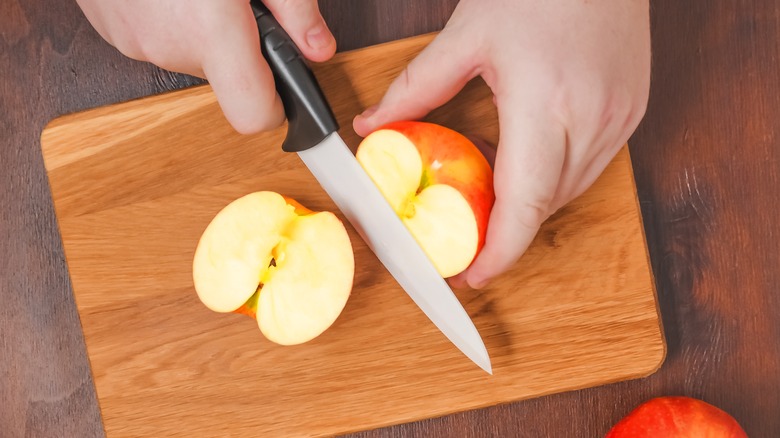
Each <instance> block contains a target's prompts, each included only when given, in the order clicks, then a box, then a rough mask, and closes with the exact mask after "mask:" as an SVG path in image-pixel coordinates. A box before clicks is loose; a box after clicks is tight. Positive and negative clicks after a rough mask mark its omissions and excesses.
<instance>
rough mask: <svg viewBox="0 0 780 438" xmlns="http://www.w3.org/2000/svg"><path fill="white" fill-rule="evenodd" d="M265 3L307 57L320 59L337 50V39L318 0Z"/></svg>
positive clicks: (283, 0) (281, 0)
mask: <svg viewBox="0 0 780 438" xmlns="http://www.w3.org/2000/svg"><path fill="white" fill-rule="evenodd" d="M265 4H266V5H267V6H268V8H269V9H270V10H271V12H272V13H273V14H274V17H275V18H276V19H277V20H278V21H279V24H281V25H282V27H283V28H284V30H286V31H287V33H288V34H289V35H290V38H292V39H293V41H295V44H296V45H297V46H298V48H299V49H300V50H301V52H302V53H303V55H304V56H305V57H306V58H308V59H310V60H312V61H315V62H322V61H327V60H328V59H330V57H332V56H333V54H334V53H336V40H335V39H334V38H333V34H331V33H330V30H329V29H328V26H327V24H325V20H324V19H323V18H322V15H321V14H320V9H319V6H318V3H317V0H266V2H265Z"/></svg>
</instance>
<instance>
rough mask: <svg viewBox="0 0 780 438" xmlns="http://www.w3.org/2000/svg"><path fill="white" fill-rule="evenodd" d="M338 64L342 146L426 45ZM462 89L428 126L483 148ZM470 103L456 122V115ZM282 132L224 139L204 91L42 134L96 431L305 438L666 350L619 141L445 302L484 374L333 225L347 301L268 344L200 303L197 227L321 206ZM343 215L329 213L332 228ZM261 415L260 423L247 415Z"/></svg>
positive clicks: (644, 363)
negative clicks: (488, 277) (473, 330)
mask: <svg viewBox="0 0 780 438" xmlns="http://www.w3.org/2000/svg"><path fill="white" fill-rule="evenodd" d="M432 37H433V36H432V35H426V36H422V37H417V38H412V39H407V40H402V41H398V42H394V43H390V44H385V45H381V46H376V47H371V48H368V49H363V50H357V51H353V52H348V53H343V54H340V55H338V56H337V57H336V59H334V60H333V61H332V62H328V63H326V64H323V65H319V66H317V68H316V73H317V75H318V77H319V79H320V81H321V83H322V84H323V88H324V90H325V92H326V94H327V96H328V98H329V101H330V102H331V104H332V106H333V107H334V111H335V112H336V114H337V116H338V117H339V120H340V123H341V125H342V129H341V135H342V137H343V138H344V139H345V141H346V142H347V144H349V145H350V146H352V147H353V148H354V147H356V146H357V144H358V142H359V138H357V137H356V136H355V134H354V132H352V130H351V125H350V121H351V118H352V117H353V116H354V114H357V113H359V112H360V111H361V110H362V109H363V108H365V107H366V106H368V105H371V104H373V103H375V102H376V101H378V99H379V98H380V97H381V95H382V93H383V92H384V90H385V89H386V87H387V86H388V85H389V83H390V81H391V80H392V79H393V78H394V77H396V76H397V75H398V73H399V72H400V70H401V69H402V68H403V66H405V65H406V64H407V63H408V62H409V61H410V60H411V59H412V58H413V57H414V56H415V55H416V54H417V53H418V52H419V51H420V50H421V49H422V48H423V47H424V46H425V45H426V44H427V43H428V42H429V41H430V40H431V38H432ZM491 99H492V95H491V94H490V91H489V89H488V88H487V87H486V86H485V85H484V84H483V83H481V82H480V81H474V82H473V83H472V84H470V85H469V86H468V87H467V89H466V90H464V92H462V93H461V94H460V95H459V96H458V97H457V98H456V99H455V100H454V101H452V102H451V103H450V104H448V105H446V106H445V107H442V108H440V109H439V110H437V111H436V112H434V113H433V114H432V115H431V117H430V120H432V121H435V122H437V123H442V124H445V125H447V126H452V127H457V129H459V130H461V131H462V132H464V133H468V134H472V135H477V136H480V137H483V138H485V139H487V140H488V141H489V142H493V143H495V142H496V141H497V138H498V137H497V135H498V126H497V120H496V114H495V108H494V106H493V105H492V103H491ZM463 108H468V111H463ZM284 134H285V128H284V127H283V128H280V129H278V130H276V131H272V132H268V133H264V134H260V135H255V136H241V135H238V134H236V133H235V132H234V131H233V130H232V129H231V128H230V127H229V126H228V124H227V123H226V122H225V120H224V118H223V116H222V115H221V112H220V110H219V107H218V105H217V103H216V100H215V98H214V96H213V94H212V93H211V91H210V88H209V87H207V86H201V87H196V88H192V89H188V90H185V91H180V92H175V93H168V94H165V95H161V96H156V97H152V98H147V99H142V100H137V101H133V102H129V103H124V104H119V105H114V106H111V107H107V108H99V109H96V110H91V111H87V112H83V113H78V114H72V115H69V116H65V117H62V118H58V119H57V120H55V121H53V122H52V123H51V124H49V126H47V128H46V129H45V130H44V132H43V135H42V150H43V157H44V162H45V166H46V169H47V171H48V175H49V180H50V184H51V189H52V196H53V199H54V204H55V208H56V211H57V216H58V219H59V226H60V231H61V234H62V238H63V242H64V248H65V255H66V257H67V260H68V266H69V270H70V275H71V278H72V281H73V289H74V294H75V299H76V304H77V306H78V310H79V314H80V317H81V324H82V327H83V330H84V334H85V338H86V344H87V350H88V352H89V358H90V363H91V366H92V370H93V374H94V378H95V382H96V387H97V394H98V399H99V402H100V406H101V411H102V414H103V419H104V422H105V427H106V431H107V433H108V435H109V436H150V435H163V436H188V435H197V436H225V435H226V434H253V435H257V434H260V435H272V436H300V435H307V436H320V435H331V434H339V433H346V432H351V431H356V430H365V429H371V428H376V427H381V426H386V425H391V424H398V423H403V422H408V421H412V420H418V419H422V418H430V417H437V416H441V415H444V414H449V413H452V412H456V411H462V410H467V409H473V408H478V407H483V406H488V405H495V404H498V403H505V402H509V401H514V400H519V399H525V398H530V397H536V396H540V395H544V394H549V393H554V392H560V391H566V390H572V389H577V388H583V387H588V386H594V385H601V384H604V383H608V382H614V381H618V380H624V379H630V378H637V377H642V376H646V375H648V374H650V373H652V372H653V371H655V370H656V369H657V368H658V367H659V366H660V364H661V362H662V360H663V357H664V354H665V345H664V342H663V336H662V333H661V329H660V326H659V316H658V313H657V308H656V301H655V294H654V289H653V284H652V278H651V272H650V267H649V264H648V259H647V251H646V247H645V242H644V234H643V230H642V224H641V218H640V214H639V207H638V204H637V200H636V193H635V190H634V181H633V176H632V170H631V163H630V159H629V156H628V151H627V149H624V150H623V151H622V152H621V153H620V154H619V155H618V156H617V157H616V159H615V160H614V161H613V163H612V164H611V165H610V166H609V167H608V169H607V170H606V171H605V172H604V174H603V175H602V176H601V178H600V179H599V180H598V181H597V183H596V184H594V186H593V187H592V188H591V189H590V190H589V191H587V192H586V193H585V194H584V195H582V196H581V197H580V198H578V199H576V200H575V201H573V202H572V203H570V204H569V205H567V206H566V207H565V208H563V209H562V210H561V211H559V212H558V213H557V214H556V215H555V216H553V217H552V218H551V219H550V220H549V221H548V222H547V223H546V224H545V225H544V226H543V228H542V230H541V231H540V233H539V235H538V237H537V239H536V241H535V243H534V244H533V245H532V247H531V248H530V249H529V250H528V252H527V253H526V255H525V257H524V258H523V259H522V261H521V262H520V263H518V264H517V266H515V267H514V268H513V269H512V270H511V271H510V272H509V273H507V274H506V275H504V276H502V277H501V278H499V279H498V280H497V281H496V282H495V284H494V285H493V286H492V287H491V288H489V289H488V290H486V291H484V292H476V291H472V290H461V291H458V295H459V298H460V299H461V301H462V302H463V303H464V306H465V307H466V309H467V311H468V312H469V314H470V315H471V316H472V318H473V320H474V322H475V324H476V325H477V327H478V329H479V330H480V331H481V333H482V335H483V338H484V339H485V343H486V346H487V348H488V350H489V352H490V354H491V356H492V359H493V366H494V372H495V375H494V376H493V377H490V376H488V375H486V374H484V373H483V372H481V371H480V370H479V369H478V368H476V367H475V366H474V365H473V364H471V363H470V362H469V361H468V360H466V359H465V358H464V357H462V356H461V355H460V353H459V352H458V351H457V350H456V349H455V348H454V347H453V346H452V345H450V344H449V343H448V342H447V341H446V339H445V338H444V337H443V336H442V335H441V334H440V333H439V332H438V331H437V330H436V328H435V327H434V326H433V325H432V324H430V323H429V322H428V321H427V319H426V318H425V317H424V316H423V315H422V313H421V312H419V310H418V309H417V308H416V307H415V306H414V304H413V303H412V302H411V300H409V299H408V297H407V296H406V295H405V294H404V293H403V291H402V290H401V289H400V288H399V287H398V286H397V284H396V283H395V282H394V281H393V279H392V277H390V276H389V274H388V273H387V272H386V271H385V270H384V269H383V268H382V266H381V264H380V263H379V262H378V261H377V260H376V258H375V257H374V256H373V254H372V253H371V252H370V250H369V249H368V248H367V247H366V245H365V244H364V243H363V241H362V240H361V239H360V238H359V237H358V235H357V234H356V233H355V232H354V229H352V227H351V226H350V227H348V229H349V233H350V237H351V239H352V242H353V247H354V250H355V259H356V265H357V266H356V279H355V289H354V291H353V294H352V296H351V298H350V301H349V303H348V304H347V307H346V309H345V311H344V313H343V314H342V316H341V318H340V319H339V320H338V321H337V322H336V324H335V325H334V326H333V327H332V328H331V329H329V330H328V331H327V332H326V333H325V334H324V335H322V336H321V337H319V338H317V339H316V340H314V341H313V342H311V343H308V344H304V345H301V346H295V347H279V346H275V345H273V344H270V343H269V342H267V341H265V340H264V339H263V338H262V336H261V335H260V334H259V332H258V330H257V327H256V324H255V323H254V322H253V321H251V320H249V319H247V318H245V317H242V316H239V315H218V314H214V313H211V312H209V311H208V310H206V309H205V307H204V306H202V305H201V304H200V303H199V302H198V300H197V297H196V295H195V293H194V290H193V288H192V281H191V263H192V256H193V251H194V248H195V245H196V244H197V240H198V238H199V236H200V233H201V232H202V231H203V229H204V228H205V226H206V225H207V224H208V222H209V221H210V220H211V218H212V217H213V216H214V214H215V213H216V212H217V211H218V210H219V209H220V208H221V207H223V206H224V205H225V204H227V203H228V202H230V201H231V200H233V199H235V198H237V197H239V196H242V195H244V194H246V193H249V192H251V191H256V190H274V191H278V192H280V193H283V194H285V195H288V196H291V197H293V198H295V199H297V200H299V201H300V202H302V203H303V204H304V205H306V206H308V207H309V208H312V209H316V210H332V211H336V210H337V209H336V207H335V206H334V205H333V204H332V202H331V201H330V199H329V198H328V197H327V195H326V194H325V193H324V192H323V191H322V189H320V188H319V186H318V184H317V182H316V180H314V179H313V177H312V176H311V175H310V174H309V173H308V171H307V170H306V169H305V167H304V166H303V165H302V164H301V163H300V161H299V160H298V159H297V156H295V155H291V154H285V153H283V152H282V151H281V149H280V144H281V140H282V139H283V137H284ZM342 219H343V217H342ZM259 412H262V414H260V415H259V414H258V413H259Z"/></svg>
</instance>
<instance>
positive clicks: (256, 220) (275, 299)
mask: <svg viewBox="0 0 780 438" xmlns="http://www.w3.org/2000/svg"><path fill="white" fill-rule="evenodd" d="M353 277H354V256H353V251H352V245H351V242H350V240H349V236H348V235H347V232H346V229H345V228H344V225H343V223H342V222H341V221H340V220H339V219H338V218H337V217H336V216H335V215H334V214H333V213H330V212H316V213H315V212H312V211H309V210H308V209H306V208H304V207H303V206H301V205H300V204H298V203H297V202H295V201H294V200H292V199H289V198H285V197H283V196H282V195H280V194H278V193H274V192H255V193H251V194H248V195H246V196H243V197H241V198H239V199H236V200H235V201H233V202H231V203H230V204H228V205H227V206H226V207H225V208H223V209H222V210H221V211H220V212H219V213H217V215H216V216H215V217H214V219H213V220H212V221H211V223H210V224H209V225H208V226H207V227H206V230H205V231H204V232H203V235H202V236H201V238H200V241H199V243H198V247H197V249H196V251H195V257H194V260H193V281H194V284H195V290H196V292H197V294H198V297H199V298H200V300H201V301H202V302H203V304H205V305H206V307H208V308H209V309H211V310H213V311H215V312H237V313H243V314H246V315H249V316H253V317H256V318H257V322H258V325H259V327H260V330H261V331H262V333H263V335H265V337H266V338H268V339H269V340H271V341H273V342H276V343H278V344H282V345H294V344H300V343H303V342H307V341H310V340H311V339H313V338H315V337H317V336H319V335H320V334H322V332H324V331H325V330H326V329H328V328H329V327H330V326H331V325H332V324H333V322H334V321H335V320H336V318H338V316H339V314H340V313H341V312H342V310H343V308H344V306H345V304H346V302H347V299H348V298H349V294H350V292H351V289H352V281H353Z"/></svg>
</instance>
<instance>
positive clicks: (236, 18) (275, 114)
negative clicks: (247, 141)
mask: <svg viewBox="0 0 780 438" xmlns="http://www.w3.org/2000/svg"><path fill="white" fill-rule="evenodd" d="M220 5H222V6H221V7H222V8H223V10H222V13H220V14H215V16H216V17H218V18H219V20H216V22H215V23H214V26H215V28H214V29H211V30H212V32H211V35H213V36H214V38H213V39H210V40H209V41H208V42H207V43H205V44H207V48H206V50H205V52H204V54H203V60H202V66H203V73H204V75H205V76H206V78H207V79H208V80H209V83H210V84H211V87H212V88H213V90H214V93H215V94H216V96H217V100H218V101H219V104H220V106H221V107H222V111H223V112H224V114H225V117H226V118H227V120H228V121H229V122H230V123H231V125H233V127H234V128H235V129H236V131H238V132H240V133H242V134H249V133H255V132H259V131H263V130H266V129H271V128H275V127H277V126H279V125H281V123H282V122H283V121H284V109H283V107H282V103H281V99H280V98H279V96H278V95H277V94H276V89H275V88H274V79H273V74H272V73H271V69H270V68H269V67H268V64H266V63H265V61H264V60H263V58H262V52H261V51H260V36H259V34H258V30H257V24H256V23H255V19H254V15H253V14H252V10H251V8H250V7H249V3H246V4H243V3H237V2H220Z"/></svg>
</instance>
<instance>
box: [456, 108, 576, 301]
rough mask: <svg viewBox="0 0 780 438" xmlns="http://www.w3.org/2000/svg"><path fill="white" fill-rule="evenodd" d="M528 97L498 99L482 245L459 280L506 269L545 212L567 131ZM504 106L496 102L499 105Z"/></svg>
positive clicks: (477, 279) (482, 279) (483, 279)
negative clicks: (491, 196)
mask: <svg viewBox="0 0 780 438" xmlns="http://www.w3.org/2000/svg"><path fill="white" fill-rule="evenodd" d="M524 100H525V101H527V99H523V100H521V99H514V100H513V99H506V100H502V99H501V98H499V99H498V101H499V107H498V110H499V125H500V127H501V133H500V141H499V146H498V151H497V153H496V163H495V171H494V174H493V177H494V187H495V193H496V200H495V204H494V205H493V210H492V211H491V214H490V220H489V221H488V230H487V236H486V238H485V246H484V247H483V248H482V251H480V253H479V255H478V256H477V258H476V259H475V260H474V262H473V263H472V264H471V266H470V267H469V268H468V269H467V270H466V271H465V272H464V273H462V274H461V275H460V277H461V281H462V280H463V279H465V281H466V282H467V283H468V284H469V286H471V287H473V288H475V289H479V288H482V287H485V285H486V284H487V282H488V281H489V280H490V279H492V278H493V277H495V276H497V275H499V274H501V273H502V272H504V271H506V270H508V269H509V268H510V267H511V266H512V265H513V264H514V263H515V262H516V261H517V260H518V259H519V258H520V257H521V256H522V254H523V253H524V252H525V250H526V249H527V248H528V246H529V245H530V244H531V242H532V241H533V239H534V237H535V236H536V233H537V232H538V231H539V227H540V226H541V224H542V222H544V221H545V220H546V219H547V218H548V217H549V215H550V214H552V213H553V212H552V211H550V208H551V204H552V201H553V199H554V197H555V193H556V191H557V188H558V184H559V181H560V178H561V174H562V170H563V164H564V158H565V154H566V131H565V129H564V128H563V126H562V125H560V124H559V123H558V122H557V121H556V120H555V119H553V118H552V117H546V116H545V114H549V113H548V112H546V111H543V110H541V109H536V108H526V107H523V106H522V105H520V104H519V103H520V102H523V101H524ZM502 103H503V104H504V105H501V104H502Z"/></svg>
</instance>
